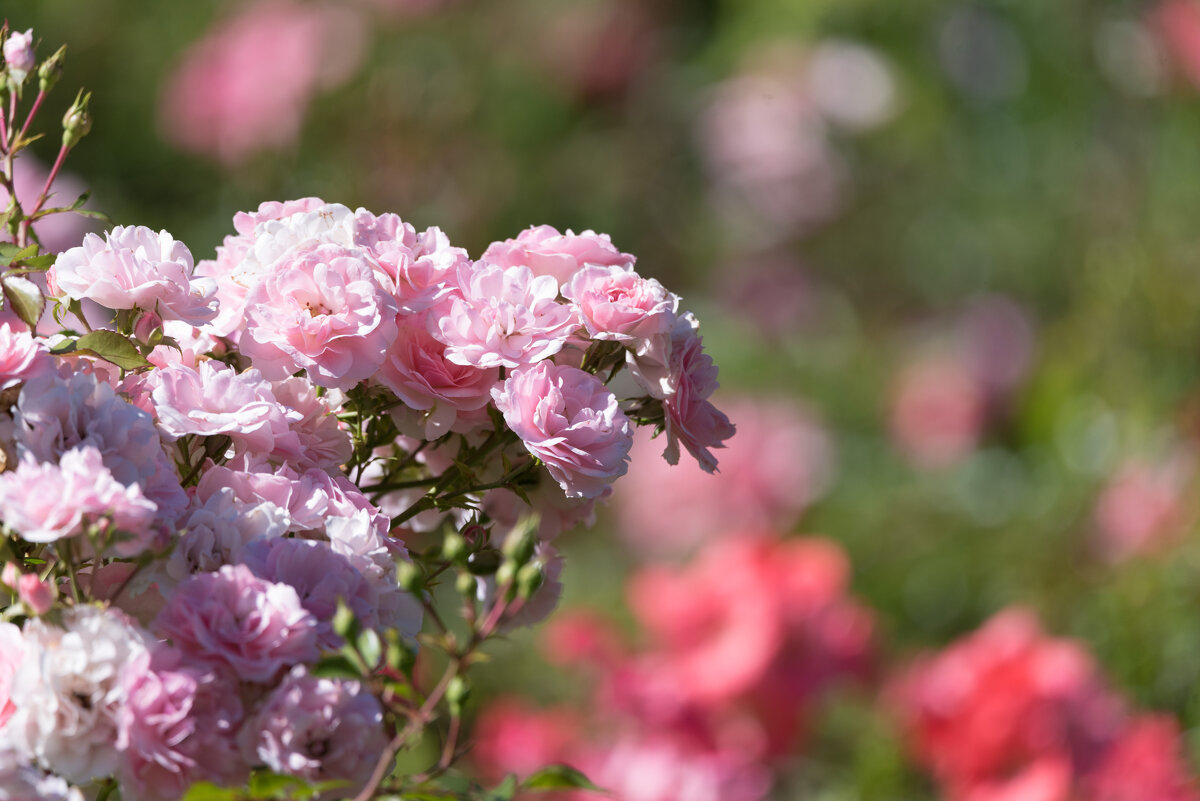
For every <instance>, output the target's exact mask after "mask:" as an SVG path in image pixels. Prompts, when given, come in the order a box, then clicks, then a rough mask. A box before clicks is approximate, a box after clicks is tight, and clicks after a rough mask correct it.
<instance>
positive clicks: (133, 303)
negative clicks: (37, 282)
mask: <svg viewBox="0 0 1200 801" xmlns="http://www.w3.org/2000/svg"><path fill="white" fill-rule="evenodd" d="M47 280H48V281H49V282H50V284H51V286H52V287H55V288H56V290H57V292H60V293H62V294H63V295H65V296H66V297H69V298H72V299H75V300H82V299H84V298H87V299H89V300H94V301H95V302H97V303H99V304H100V305H101V306H104V307H106V308H109V309H135V308H136V309H140V310H142V311H151V312H156V313H158V314H159V315H160V316H162V317H164V318H169V319H176V320H183V321H184V322H187V323H190V324H192V325H203V324H204V323H206V322H208V321H209V320H212V319H213V318H214V317H216V315H217V301H216V292H217V286H216V283H215V282H214V281H213V280H212V279H210V278H204V277H202V276H196V275H194V265H193V263H192V254H191V252H190V251H189V250H188V249H187V246H185V245H184V244H183V243H182V242H178V241H176V240H175V238H174V237H172V236H171V235H170V234H169V233H167V232H166V231H159V232H158V233H155V232H154V231H152V230H150V229H149V228H146V227H143V226H136V227H132V226H120V225H118V226H117V227H115V228H113V229H112V230H111V231H109V232H108V233H106V234H105V235H104V239H101V238H100V237H98V236H96V235H95V234H88V235H87V236H85V237H84V238H83V244H82V245H80V246H79V247H75V248H71V249H70V250H68V251H66V252H65V253H62V254H61V255H59V257H58V260H57V261H56V262H55V263H54V266H53V267H51V268H50V272H49V274H48V275H47Z"/></svg>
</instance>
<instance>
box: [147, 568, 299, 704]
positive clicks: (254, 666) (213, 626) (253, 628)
mask: <svg viewBox="0 0 1200 801" xmlns="http://www.w3.org/2000/svg"><path fill="white" fill-rule="evenodd" d="M155 628H156V630H157V632H158V633H159V634H161V635H162V636H164V637H167V638H169V639H170V640H171V641H172V643H173V644H174V645H175V647H177V648H179V649H181V650H183V651H184V652H185V653H187V654H188V655H189V657H191V658H193V659H196V660H199V661H201V662H205V663H209V664H214V665H217V666H221V665H224V666H227V667H229V668H232V669H233V671H234V672H235V673H236V674H237V675H238V676H239V677H240V678H241V679H243V680H244V681H252V682H258V683H260V684H269V683H271V682H272V681H274V679H275V677H276V676H278V674H279V673H280V671H281V670H283V669H284V668H285V667H288V666H290V665H295V664H297V663H299V662H309V661H312V660H314V659H316V658H317V656H319V654H320V652H319V650H318V649H317V620H316V618H314V617H313V616H312V614H311V613H310V612H308V611H307V610H306V609H304V607H303V606H302V605H301V603H300V598H299V596H298V595H297V594H296V591H295V590H294V589H292V588H291V587H289V586H288V585H286V584H278V583H274V582H270V581H264V580H262V579H260V578H258V577H257V576H255V575H254V574H253V573H252V572H251V571H250V569H249V568H248V567H246V566H245V565H225V566H223V567H221V569H220V570H218V571H217V572H216V573H197V574H196V575H194V576H192V577H191V578H189V579H188V580H186V581H184V582H183V583H182V584H180V585H179V587H178V589H177V590H176V591H175V594H174V595H173V596H171V598H170V600H168V601H167V605H166V606H165V607H163V610H162V612H160V613H159V615H158V617H157V618H156V619H155Z"/></svg>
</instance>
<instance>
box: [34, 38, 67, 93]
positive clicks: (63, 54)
mask: <svg viewBox="0 0 1200 801" xmlns="http://www.w3.org/2000/svg"><path fill="white" fill-rule="evenodd" d="M66 58H67V46H66V45H63V46H62V47H60V48H58V50H57V52H55V54H54V55H52V56H50V58H48V59H46V60H45V61H43V62H42V64H41V66H40V67H38V91H41V92H49V91H50V90H51V89H53V88H54V85H55V84H56V83H58V79H59V78H61V77H62V72H63V61H65V60H66Z"/></svg>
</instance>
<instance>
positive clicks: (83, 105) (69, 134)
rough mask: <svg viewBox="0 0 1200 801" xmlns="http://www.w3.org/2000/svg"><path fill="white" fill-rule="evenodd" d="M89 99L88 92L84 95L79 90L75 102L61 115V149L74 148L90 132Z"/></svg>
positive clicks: (90, 95) (90, 96) (90, 94)
mask: <svg viewBox="0 0 1200 801" xmlns="http://www.w3.org/2000/svg"><path fill="white" fill-rule="evenodd" d="M91 99H92V93H91V92H88V93H87V94H86V95H85V94H84V93H83V90H82V89H81V90H80V91H79V94H78V95H76V97H75V102H74V103H72V104H71V107H70V108H69V109H67V113H66V114H64V115H63V139H62V143H63V147H65V148H72V147H75V145H77V144H79V140H80V139H82V138H83V137H85V136H87V135H88V132H89V131H91V130H92V115H91V114H90V113H89V112H88V102H89V101H90V100H91Z"/></svg>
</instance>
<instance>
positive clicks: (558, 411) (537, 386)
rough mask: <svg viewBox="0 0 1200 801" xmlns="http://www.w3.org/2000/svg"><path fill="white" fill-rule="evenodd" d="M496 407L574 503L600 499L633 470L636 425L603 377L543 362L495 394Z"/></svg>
mask: <svg viewBox="0 0 1200 801" xmlns="http://www.w3.org/2000/svg"><path fill="white" fill-rule="evenodd" d="M492 397H493V399H494V400H495V403H496V408H497V409H499V410H500V411H501V413H503V415H504V421H505V422H506V423H507V424H508V427H509V428H511V429H512V430H513V432H514V433H516V435H517V436H519V437H520V438H521V441H522V442H524V443H525V447H526V448H527V449H528V450H529V452H530V453H532V454H533V455H534V456H536V457H537V458H538V459H541V460H542V462H543V463H544V464H545V465H546V469H547V470H549V471H550V475H551V476H553V477H554V480H555V481H557V482H558V485H559V486H560V487H562V489H563V492H564V493H566V495H567V497H569V498H581V497H582V498H598V497H600V496H602V495H604V494H605V493H607V492H608V490H609V487H611V486H612V483H613V481H615V480H616V479H617V478H618V477H620V476H622V475H624V474H625V471H626V470H627V469H628V467H629V464H628V459H629V449H630V447H631V446H632V445H633V433H632V426H631V424H630V422H629V418H628V417H626V416H625V413H624V412H623V411H621V407H620V406H619V404H618V403H617V398H616V396H615V395H613V394H612V393H611V392H609V391H608V389H606V388H605V386H604V384H603V383H601V382H600V380H599V379H598V378H596V377H595V376H593V375H591V374H590V373H585V372H584V371H582V370H579V369H576V368H574V367H565V366H560V365H555V364H551V363H549V362H539V363H537V364H535V365H534V366H532V367H529V368H526V369H523V370H516V371H514V372H513V373H511V374H510V375H509V377H508V378H507V379H506V380H505V382H504V384H503V386H501V387H498V388H496V389H493V390H492Z"/></svg>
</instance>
